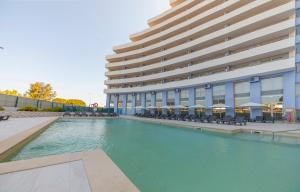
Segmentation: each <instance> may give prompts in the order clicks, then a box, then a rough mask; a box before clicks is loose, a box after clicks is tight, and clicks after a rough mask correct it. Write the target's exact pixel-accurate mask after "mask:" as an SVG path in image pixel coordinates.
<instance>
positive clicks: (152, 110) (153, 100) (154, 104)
mask: <svg viewBox="0 0 300 192" xmlns="http://www.w3.org/2000/svg"><path fill="white" fill-rule="evenodd" d="M151 106H152V107H155V106H156V94H155V92H151ZM150 111H151V113H152V114H154V113H155V109H154V108H153V109H151V110H150Z"/></svg>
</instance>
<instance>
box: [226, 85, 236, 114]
mask: <svg viewBox="0 0 300 192" xmlns="http://www.w3.org/2000/svg"><path fill="white" fill-rule="evenodd" d="M225 87H226V92H225V104H226V105H227V106H229V108H227V109H226V115H229V116H232V117H234V114H235V105H234V86H233V82H228V83H226V85H225Z"/></svg>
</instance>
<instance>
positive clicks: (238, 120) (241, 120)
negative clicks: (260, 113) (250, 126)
mask: <svg viewBox="0 0 300 192" xmlns="http://www.w3.org/2000/svg"><path fill="white" fill-rule="evenodd" d="M234 124H235V125H236V124H239V125H241V126H242V125H246V124H247V120H246V119H245V117H243V116H239V117H236V118H235V120H234Z"/></svg>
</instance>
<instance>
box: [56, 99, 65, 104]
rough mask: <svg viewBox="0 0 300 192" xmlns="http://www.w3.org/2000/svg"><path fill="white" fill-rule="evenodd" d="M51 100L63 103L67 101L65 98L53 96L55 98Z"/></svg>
mask: <svg viewBox="0 0 300 192" xmlns="http://www.w3.org/2000/svg"><path fill="white" fill-rule="evenodd" d="M53 102H56V103H62V104H65V103H67V99H63V98H55V99H53Z"/></svg>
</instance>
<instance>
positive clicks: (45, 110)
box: [40, 107, 63, 112]
mask: <svg viewBox="0 0 300 192" xmlns="http://www.w3.org/2000/svg"><path fill="white" fill-rule="evenodd" d="M40 111H42V112H63V108H61V107H54V108H51V107H49V108H46V109H41V110H40Z"/></svg>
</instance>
